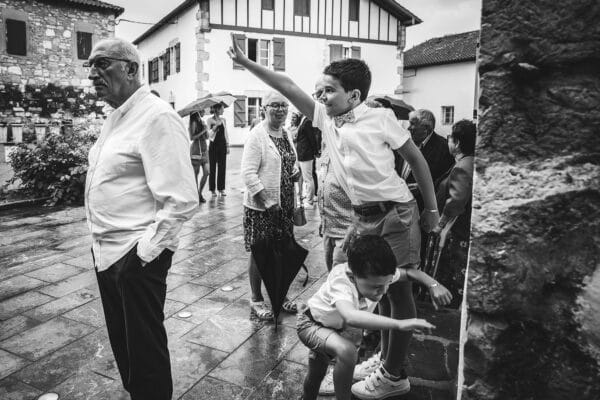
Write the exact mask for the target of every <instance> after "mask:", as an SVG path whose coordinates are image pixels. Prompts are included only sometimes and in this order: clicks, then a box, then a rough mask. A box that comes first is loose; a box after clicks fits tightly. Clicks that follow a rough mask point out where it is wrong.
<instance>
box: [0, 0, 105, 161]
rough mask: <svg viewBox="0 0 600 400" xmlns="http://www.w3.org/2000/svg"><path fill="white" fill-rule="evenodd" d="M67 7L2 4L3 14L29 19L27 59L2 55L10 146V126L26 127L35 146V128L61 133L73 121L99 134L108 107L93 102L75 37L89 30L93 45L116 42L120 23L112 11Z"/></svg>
mask: <svg viewBox="0 0 600 400" xmlns="http://www.w3.org/2000/svg"><path fill="white" fill-rule="evenodd" d="M63 3H65V2H48V1H25V0H0V12H2V13H3V14H4V10H15V11H19V12H23V13H26V14H27V22H26V24H27V25H26V26H27V28H26V29H27V34H28V39H27V55H26V56H15V55H11V54H7V53H6V50H2V51H0V123H2V124H8V125H9V131H8V132H9V133H8V136H9V140H11V138H12V135H11V130H10V125H11V124H23V125H24V127H23V137H24V140H25V141H26V142H30V141H34V140H35V124H41V125H44V126H48V125H54V126H55V127H56V128H57V129H60V128H59V127H60V125H63V124H64V122H65V121H68V123H67V124H68V125H70V124H73V125H75V126H78V125H81V126H86V127H90V129H94V130H95V131H99V125H100V124H101V123H102V114H103V113H102V107H103V106H104V103H102V102H96V99H95V96H93V89H92V88H91V83H90V81H89V80H88V79H87V77H88V70H87V68H84V67H83V62H84V60H80V59H78V57H77V53H76V52H77V49H76V47H75V45H74V42H75V40H76V39H75V38H74V36H75V35H76V32H77V30H78V29H82V30H87V28H83V26H86V27H93V29H94V32H93V43H96V42H98V41H100V40H102V39H104V38H107V37H112V36H114V31H115V17H114V14H112V13H111V12H110V11H105V12H104V11H98V10H96V11H94V10H89V9H87V8H85V7H77V6H76V7H72V6H67V5H65V4H63ZM2 29H4V24H3V25H2ZM4 47H5V46H4ZM12 140H14V138H12ZM0 147H3V146H2V145H1V144H0ZM0 162H4V160H0Z"/></svg>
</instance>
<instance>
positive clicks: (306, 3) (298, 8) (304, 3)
mask: <svg viewBox="0 0 600 400" xmlns="http://www.w3.org/2000/svg"><path fill="white" fill-rule="evenodd" d="M294 15H295V16H297V17H308V16H310V0H294Z"/></svg>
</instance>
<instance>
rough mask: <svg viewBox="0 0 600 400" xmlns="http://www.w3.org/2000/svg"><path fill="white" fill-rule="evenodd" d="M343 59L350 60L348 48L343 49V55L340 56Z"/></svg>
mask: <svg viewBox="0 0 600 400" xmlns="http://www.w3.org/2000/svg"><path fill="white" fill-rule="evenodd" d="M342 57H344V58H352V56H351V53H350V47H344V53H343V55H342Z"/></svg>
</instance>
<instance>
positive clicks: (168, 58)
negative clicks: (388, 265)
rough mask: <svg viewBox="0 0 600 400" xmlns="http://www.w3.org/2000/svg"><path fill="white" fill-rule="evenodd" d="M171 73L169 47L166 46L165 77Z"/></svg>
mask: <svg viewBox="0 0 600 400" xmlns="http://www.w3.org/2000/svg"><path fill="white" fill-rule="evenodd" d="M169 75H171V48H170V47H168V48H167V52H166V53H165V79H167V76H169Z"/></svg>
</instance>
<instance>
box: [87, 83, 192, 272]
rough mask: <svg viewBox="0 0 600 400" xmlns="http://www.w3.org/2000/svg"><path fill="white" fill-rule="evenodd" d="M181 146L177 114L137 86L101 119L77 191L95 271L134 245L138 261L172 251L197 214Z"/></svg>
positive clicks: (185, 142) (185, 148) (184, 139)
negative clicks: (82, 194)
mask: <svg viewBox="0 0 600 400" xmlns="http://www.w3.org/2000/svg"><path fill="white" fill-rule="evenodd" d="M189 148H190V142H189V139H188V135H187V130H186V128H185V126H184V124H183V121H182V120H181V118H180V117H179V115H178V114H177V113H176V112H175V111H174V110H173V109H172V108H171V107H170V106H169V105H168V104H167V103H166V102H164V101H163V100H161V99H159V98H158V97H156V96H154V95H153V94H151V93H150V90H149V89H148V88H147V87H145V86H143V87H141V88H139V89H138V90H137V91H136V92H135V93H134V94H133V95H132V96H131V97H129V98H128V99H127V100H126V101H125V103H123V104H122V105H121V106H120V107H119V108H117V109H116V110H114V111H113V112H112V113H111V114H110V115H109V116H108V118H107V119H106V121H105V123H104V126H103V127H102V132H101V133H100V136H99V137H98V140H97V141H96V143H95V144H94V146H93V147H92V148H91V150H90V153H89V167H88V172H87V179H86V185H85V186H86V187H85V209H86V215H87V221H88V226H89V229H90V231H91V233H92V240H93V243H92V250H93V253H94V264H95V267H96V268H97V269H98V271H103V270H106V269H108V268H109V267H110V266H111V265H112V264H114V263H115V262H116V261H118V260H119V259H120V258H121V257H122V256H124V255H125V254H126V253H127V252H128V251H129V250H131V249H132V248H133V247H134V246H135V245H136V244H137V255H138V256H139V257H140V258H141V259H142V260H143V261H145V262H150V261H152V260H153V259H154V258H156V257H157V256H158V255H159V254H160V253H161V252H162V251H163V250H164V249H170V250H172V251H175V250H176V249H177V244H178V238H177V234H178V233H179V231H180V230H181V226H182V224H183V223H184V222H185V221H186V220H188V219H189V218H190V217H192V215H194V213H195V212H196V210H197V208H198V191H197V188H196V182H195V181H194V171H193V169H192V164H191V162H190V151H189Z"/></svg>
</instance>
